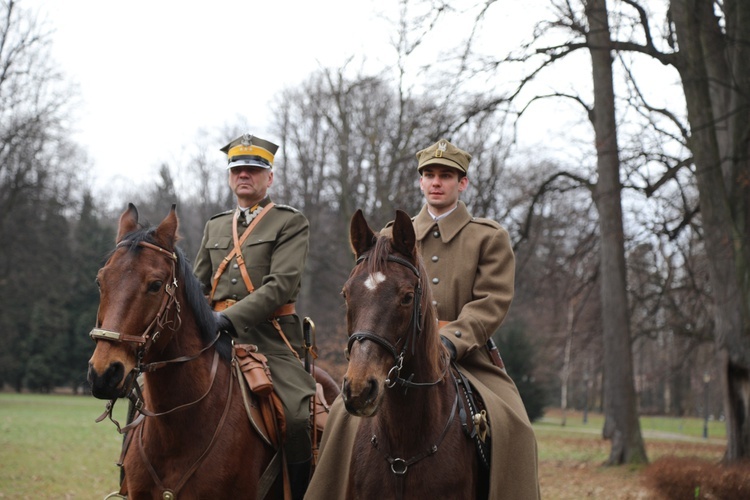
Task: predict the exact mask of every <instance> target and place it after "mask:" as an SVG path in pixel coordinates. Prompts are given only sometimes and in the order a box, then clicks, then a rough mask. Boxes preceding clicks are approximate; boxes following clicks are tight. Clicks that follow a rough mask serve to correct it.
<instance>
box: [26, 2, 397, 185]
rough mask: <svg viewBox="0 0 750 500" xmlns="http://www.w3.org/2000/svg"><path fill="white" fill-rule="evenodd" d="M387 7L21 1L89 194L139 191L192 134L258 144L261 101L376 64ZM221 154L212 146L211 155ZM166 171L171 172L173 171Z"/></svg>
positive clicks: (264, 110)
mask: <svg viewBox="0 0 750 500" xmlns="http://www.w3.org/2000/svg"><path fill="white" fill-rule="evenodd" d="M388 2H391V3H393V2H392V1H391V0H382V1H375V0H356V1H354V0H318V1H315V2H308V1H295V0H273V1H265V2H259V1H237V0H235V1H231V0H211V1H201V2H198V1H189V0H183V1H175V0H130V1H128V2H113V1H102V0H62V1H61V0H22V1H21V3H20V5H21V7H23V8H29V9H31V10H32V11H34V12H36V13H37V14H38V17H39V18H40V19H44V20H46V21H47V24H48V26H50V27H51V28H52V29H54V35H53V55H54V57H55V59H56V60H57V61H58V62H59V64H60V66H61V68H62V69H63V71H64V72H65V73H66V75H67V76H68V78H69V79H70V80H71V81H72V82H75V83H77V84H78V86H79V89H80V97H81V105H80V106H79V107H78V108H77V111H76V116H75V117H74V119H75V129H76V134H75V136H74V137H75V139H76V140H77V141H78V142H79V143H80V144H81V145H82V146H83V147H84V148H86V150H87V152H88V154H89V159H90V162H91V163H92V164H94V165H95V166H96V168H95V170H94V172H95V178H96V179H95V184H97V185H101V184H102V183H104V182H109V180H110V179H112V178H120V179H121V178H122V177H125V178H127V179H135V180H142V179H144V178H148V177H144V176H146V175H147V174H148V175H151V174H153V173H154V172H155V171H156V169H157V167H158V165H160V164H161V163H163V162H170V160H174V158H176V157H179V153H180V149H181V148H183V147H184V146H185V145H186V144H190V143H191V142H192V141H194V140H195V138H196V136H197V134H198V133H199V131H200V130H201V129H203V130H211V129H214V128H215V129H221V128H222V126H223V125H225V124H228V123H236V122H238V121H239V119H238V117H240V118H241V119H242V120H245V121H246V122H247V123H248V125H249V127H250V128H251V129H252V130H249V132H252V133H255V134H257V135H259V136H261V137H264V134H267V130H266V125H267V123H268V120H269V116H270V113H271V110H270V104H269V101H270V100H271V99H272V98H273V97H274V96H275V95H276V94H277V93H279V92H280V91H281V90H282V89H283V88H284V87H288V86H295V85H297V84H299V83H301V82H302V81H303V80H304V79H305V78H306V77H307V76H308V75H309V74H311V73H312V72H313V71H315V70H316V69H318V68H320V67H338V66H339V65H341V64H342V63H343V62H344V61H345V59H346V58H347V57H348V56H350V55H352V54H372V55H373V58H377V54H379V53H384V52H387V47H388V35H387V34H386V35H384V33H385V32H386V30H387V29H388V28H387V27H386V26H385V25H386V23H385V21H384V20H383V19H382V17H380V16H379V15H378V12H379V11H380V10H381V8H380V7H379V6H380V5H382V4H383V3H388ZM221 146H223V144H221V145H217V148H219V147H221ZM170 163H174V162H173V161H172V162H170Z"/></svg>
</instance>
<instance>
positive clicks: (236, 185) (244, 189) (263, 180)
mask: <svg viewBox="0 0 750 500" xmlns="http://www.w3.org/2000/svg"><path fill="white" fill-rule="evenodd" d="M272 183H273V170H271V169H270V168H261V167H232V168H230V169H229V187H230V188H232V191H233V192H234V194H235V196H237V201H238V202H239V204H240V205H242V206H244V207H249V206H251V205H254V204H255V203H258V202H259V201H260V200H262V199H263V198H265V197H266V191H268V188H269V187H270V186H271V184H272Z"/></svg>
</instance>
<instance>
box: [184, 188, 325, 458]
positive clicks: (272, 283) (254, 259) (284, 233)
mask: <svg viewBox="0 0 750 500" xmlns="http://www.w3.org/2000/svg"><path fill="white" fill-rule="evenodd" d="M269 203H271V200H270V198H268V197H266V198H265V199H264V200H263V201H262V202H261V203H260V206H261V207H266V206H267V205H268V204H269ZM267 210H270V212H268V213H267V214H265V215H264V216H263V217H262V218H261V219H260V220H259V221H258V223H257V225H256V226H255V227H254V229H253V230H252V232H251V233H250V235H249V237H248V238H247V240H246V241H245V242H244V243H243V244H242V255H243V257H244V260H245V264H246V267H247V270H248V273H249V276H250V280H251V281H252V285H253V286H254V288H255V290H254V292H253V293H251V294H250V293H248V290H247V287H246V285H245V282H244V281H243V279H242V275H241V273H240V269H239V265H238V263H237V260H236V259H233V260H232V261H231V262H230V263H229V265H228V266H227V267H226V269H225V271H224V272H223V273H222V275H221V277H220V279H219V282H218V285H217V287H216V291H215V293H214V296H213V300H214V301H215V302H220V301H225V300H236V301H237V302H236V303H235V304H234V305H232V306H231V307H229V308H228V309H226V310H224V311H223V312H224V314H226V315H227V317H228V318H229V319H230V320H231V321H232V325H233V326H234V328H235V330H236V331H237V334H238V337H239V341H240V342H245V343H251V344H255V345H257V346H258V349H259V350H260V352H262V353H263V354H265V355H266V357H267V358H268V365H269V368H270V369H271V375H272V377H273V383H274V389H275V390H276V392H277V393H278V394H279V397H280V398H281V400H282V402H283V403H284V407H285V410H286V414H287V424H288V425H289V426H290V427H288V431H289V433H290V434H289V436H288V439H287V441H288V442H290V444H291V442H297V441H303V442H304V440H305V439H306V440H307V442H306V443H304V446H300V447H299V449H297V448H295V449H290V448H287V451H288V453H289V455H290V456H288V457H287V458H288V459H289V461H290V462H295V461H300V462H301V461H304V460H306V459H308V458H309V450H310V443H309V437H304V436H303V434H304V433H307V429H306V425H307V424H306V423H307V421H308V417H309V409H310V408H309V398H310V397H311V396H312V395H313V394H314V393H315V381H314V380H313V378H312V377H311V376H310V375H309V374H308V373H307V372H306V371H305V369H304V367H303V365H302V363H300V361H299V360H298V359H297V358H296V357H295V356H294V354H293V353H292V352H291V351H290V350H289V348H288V347H287V346H286V344H285V343H284V340H283V339H282V338H281V336H280V335H279V332H278V331H277V330H276V328H275V327H274V325H273V323H272V322H271V321H270V318H271V317H272V315H273V314H274V312H275V311H277V310H278V308H279V307H281V306H283V305H285V304H290V303H294V302H295V301H296V300H297V296H298V294H299V291H300V283H301V278H302V271H303V270H304V268H305V259H306V258H307V251H308V244H309V232H310V229H309V224H308V221H307V219H306V218H305V216H304V215H303V214H302V213H300V212H299V211H297V210H295V209H294V208H291V207H287V206H284V205H274V206H273V207H271V208H268V209H267ZM234 213H235V211H234V210H229V211H227V212H223V213H220V214H218V215H215V216H214V217H212V218H211V219H210V220H209V221H208V222H207V223H206V226H205V229H204V232H203V240H202V242H201V246H200V249H199V250H198V255H197V257H196V259H195V264H194V266H193V271H194V273H195V275H196V276H197V277H198V280H199V281H200V282H201V284H202V285H203V289H204V291H205V293H206V294H208V292H209V291H210V290H211V286H212V281H213V276H214V273H215V272H216V270H217V269H218V268H219V266H220V265H221V262H222V260H223V259H224V258H225V257H226V256H227V254H228V253H229V252H230V251H231V250H232V249H233V248H234V241H233V237H232V224H233V223H234ZM249 223H250V221H244V222H243V221H241V220H238V222H237V226H238V227H237V231H238V234H239V235H242V233H243V232H244V230H245V229H246V227H247V225H248V224H249ZM277 320H278V322H279V324H280V325H281V329H282V331H283V332H284V335H285V336H286V338H287V339H288V340H289V342H290V343H291V345H292V347H294V348H295V350H296V351H297V354H298V355H301V353H303V350H302V346H303V345H304V340H303V337H302V323H301V321H300V318H299V316H298V315H297V314H288V315H284V316H280V317H278V318H277ZM295 422H298V423H299V424H298V425H296V426H295V424H294V423H295ZM292 446H294V445H292ZM305 450H307V451H306V452H305ZM295 454H296V455H298V456H294V455H295ZM305 454H307V456H301V455H305Z"/></svg>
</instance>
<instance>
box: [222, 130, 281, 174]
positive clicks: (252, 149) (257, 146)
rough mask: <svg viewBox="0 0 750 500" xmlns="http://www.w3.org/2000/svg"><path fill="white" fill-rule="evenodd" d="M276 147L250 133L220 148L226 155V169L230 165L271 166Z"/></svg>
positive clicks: (230, 166)
mask: <svg viewBox="0 0 750 500" xmlns="http://www.w3.org/2000/svg"><path fill="white" fill-rule="evenodd" d="M278 149H279V147H278V146H277V145H276V144H274V143H272V142H269V141H266V140H263V139H261V138H260V137H255V136H253V135H250V134H243V135H241V136H240V137H238V138H236V139H235V140H233V141H232V142H230V143H229V144H227V145H226V146H224V147H223V148H221V152H222V153H226V155H227V160H228V165H227V169H230V168H232V167H260V168H273V155H275V154H276V150H278Z"/></svg>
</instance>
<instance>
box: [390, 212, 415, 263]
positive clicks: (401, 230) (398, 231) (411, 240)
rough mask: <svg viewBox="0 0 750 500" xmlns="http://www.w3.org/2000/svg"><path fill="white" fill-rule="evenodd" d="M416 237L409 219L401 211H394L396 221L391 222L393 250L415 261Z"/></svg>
mask: <svg viewBox="0 0 750 500" xmlns="http://www.w3.org/2000/svg"><path fill="white" fill-rule="evenodd" d="M416 245H417V237H416V235H415V234H414V226H413V225H412V222H411V217H409V216H408V215H407V213H406V212H404V211H402V210H396V220H395V221H394V222H393V248H394V250H396V251H397V252H399V253H402V254H404V255H409V256H411V257H412V258H414V259H415V260H416V255H417V253H416Z"/></svg>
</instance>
